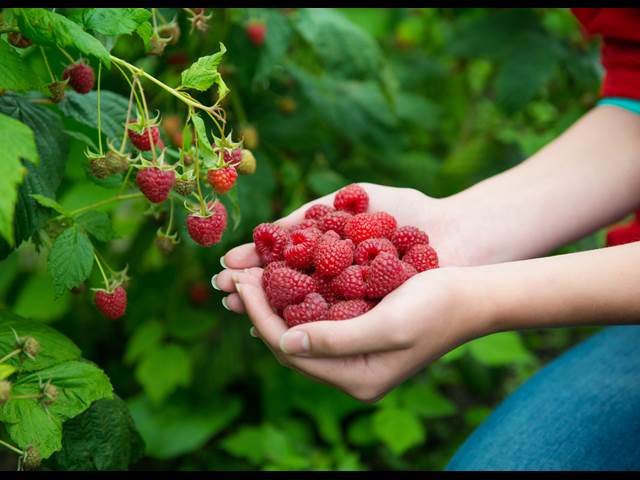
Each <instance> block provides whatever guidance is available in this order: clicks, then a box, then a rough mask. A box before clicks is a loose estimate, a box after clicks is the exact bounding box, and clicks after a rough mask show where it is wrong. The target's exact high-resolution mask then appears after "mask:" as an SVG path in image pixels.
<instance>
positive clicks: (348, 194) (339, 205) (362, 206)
mask: <svg viewBox="0 0 640 480" xmlns="http://www.w3.org/2000/svg"><path fill="white" fill-rule="evenodd" d="M333 206H334V207H335V208H336V210H346V211H347V212H349V213H352V214H354V215H355V214H357V213H362V212H366V211H367V208H368V207H369V195H367V192H365V190H364V189H363V188H362V187H361V186H360V185H358V184H355V183H352V184H351V185H347V186H346V187H344V188H343V189H341V190H340V191H339V192H338V193H336V196H335V198H334V200H333Z"/></svg>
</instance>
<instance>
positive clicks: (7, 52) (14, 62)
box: [0, 40, 44, 92]
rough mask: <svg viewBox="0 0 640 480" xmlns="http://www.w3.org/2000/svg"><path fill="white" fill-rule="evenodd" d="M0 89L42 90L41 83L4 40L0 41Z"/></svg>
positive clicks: (19, 90)
mask: <svg viewBox="0 0 640 480" xmlns="http://www.w3.org/2000/svg"><path fill="white" fill-rule="evenodd" d="M0 65H2V68H1V69H0V88H3V89H6V90H14V91H16V92H26V91H27V90H43V89H44V86H43V83H42V81H40V79H39V78H38V77H36V75H35V74H34V72H33V69H31V68H29V65H28V64H27V63H26V62H25V61H24V59H23V58H22V57H21V56H20V54H19V53H18V52H17V51H16V50H15V49H14V48H13V47H11V46H10V45H9V44H8V43H7V42H5V41H4V40H0Z"/></svg>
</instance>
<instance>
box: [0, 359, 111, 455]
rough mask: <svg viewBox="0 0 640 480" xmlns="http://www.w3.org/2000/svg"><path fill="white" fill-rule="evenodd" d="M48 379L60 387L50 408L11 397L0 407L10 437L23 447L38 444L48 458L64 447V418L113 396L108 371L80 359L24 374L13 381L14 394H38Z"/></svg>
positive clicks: (0, 418) (41, 452) (41, 453)
mask: <svg viewBox="0 0 640 480" xmlns="http://www.w3.org/2000/svg"><path fill="white" fill-rule="evenodd" d="M48 381H49V382H50V383H51V384H52V385H54V386H55V387H56V388H57V390H58V398H57V400H56V401H55V402H53V403H52V404H51V405H49V406H48V407H47V410H45V409H44V407H43V405H42V404H41V403H40V402H39V401H38V400H37V399H25V400H21V399H18V400H10V401H8V402H7V403H6V404H5V405H3V406H2V407H0V421H2V422H4V424H5V427H6V429H7V433H8V434H9V436H10V437H11V439H12V440H13V441H14V442H15V443H16V444H17V445H18V446H19V447H20V448H25V447H26V446H27V445H33V446H35V447H36V448H38V450H39V451H40V455H41V456H42V458H48V457H49V456H51V454H52V453H53V452H55V451H56V450H59V449H60V448H61V447H62V423H63V422H64V421H65V420H68V419H70V418H73V417H75V416H76V415H78V414H80V413H82V412H83V411H85V410H86V409H87V408H89V406H90V405H91V404H92V403H93V402H94V401H96V400H99V399H102V398H112V396H113V393H112V391H113V388H112V387H111V383H110V382H109V378H108V377H107V376H106V375H105V373H104V372H103V371H102V370H100V369H99V368H98V367H96V366H95V365H94V364H92V363H90V362H86V361H81V360H72V361H69V362H64V363H59V364H57V365H54V366H52V367H49V368H46V369H44V370H40V371H38V372H32V373H30V374H28V375H21V376H19V377H18V378H17V379H16V380H15V382H13V388H12V394H13V395H15V396H19V395H37V394H38V393H39V392H40V385H41V384H42V383H45V382H48Z"/></svg>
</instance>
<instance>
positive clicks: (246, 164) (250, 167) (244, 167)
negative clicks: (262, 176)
mask: <svg viewBox="0 0 640 480" xmlns="http://www.w3.org/2000/svg"><path fill="white" fill-rule="evenodd" d="M237 170H238V173H239V174H240V175H253V173H255V171H256V157H254V156H253V153H251V151H250V150H247V149H243V150H242V160H240V164H239V165H238V169H237Z"/></svg>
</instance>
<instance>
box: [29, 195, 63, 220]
mask: <svg viewBox="0 0 640 480" xmlns="http://www.w3.org/2000/svg"><path fill="white" fill-rule="evenodd" d="M29 196H30V197H31V198H33V199H34V200H35V201H36V202H38V203H39V204H40V205H42V206H43V207H47V208H51V209H53V210H55V211H56V212H58V213H60V214H62V215H68V212H67V211H66V210H65V209H64V207H63V206H62V205H60V204H59V203H58V202H56V201H55V200H54V199H53V198H49V197H46V196H44V195H40V194H39V193H32V194H31V195H29Z"/></svg>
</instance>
